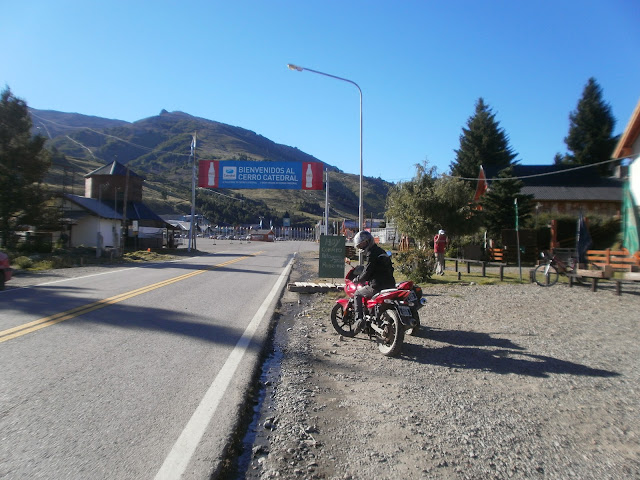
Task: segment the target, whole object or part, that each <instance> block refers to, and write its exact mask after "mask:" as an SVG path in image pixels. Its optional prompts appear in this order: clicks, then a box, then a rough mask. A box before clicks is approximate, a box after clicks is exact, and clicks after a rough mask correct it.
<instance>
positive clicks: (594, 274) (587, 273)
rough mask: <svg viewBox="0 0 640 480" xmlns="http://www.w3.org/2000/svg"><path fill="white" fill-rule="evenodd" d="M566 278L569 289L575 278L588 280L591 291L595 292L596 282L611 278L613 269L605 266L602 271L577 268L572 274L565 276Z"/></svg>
mask: <svg viewBox="0 0 640 480" xmlns="http://www.w3.org/2000/svg"><path fill="white" fill-rule="evenodd" d="M567 277H568V278H569V287H572V286H573V282H574V280H576V278H590V279H591V291H592V292H595V291H596V290H597V289H598V280H600V279H610V278H611V277H613V267H611V265H605V266H604V268H603V269H602V270H589V269H586V268H577V269H576V270H575V272H574V273H571V274H567Z"/></svg>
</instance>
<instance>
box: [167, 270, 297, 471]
mask: <svg viewBox="0 0 640 480" xmlns="http://www.w3.org/2000/svg"><path fill="white" fill-rule="evenodd" d="M292 265H293V259H292V260H290V261H289V264H288V265H287V267H286V268H285V269H284V271H283V272H282V273H281V274H280V277H279V278H278V281H277V282H276V284H275V285H274V286H273V288H272V289H271V291H270V292H269V295H267V298H265V300H264V302H262V305H260V308H258V311H257V312H256V314H255V315H254V316H253V319H252V320H251V322H249V325H248V326H247V328H246V329H245V331H244V333H243V334H242V337H240V340H238V343H236V346H235V347H234V349H233V351H232V352H231V354H230V355H229V357H228V358H227V361H226V362H225V363H224V365H223V366H222V368H221V369H220V372H218V375H217V376H216V378H215V379H214V380H213V383H212V384H211V386H210V387H209V389H208V390H207V393H205V395H204V397H203V398H202V400H201V401H200V404H199V405H198V407H197V408H196V410H195V411H194V412H193V415H192V416H191V419H190V420H189V422H187V425H186V426H185V427H184V430H183V431H182V433H181V434H180V436H179V437H178V440H177V441H176V443H175V444H174V445H173V448H172V449H171V451H170V452H169V455H168V456H167V458H165V460H164V463H163V464H162V467H160V470H159V471H158V473H157V474H156V476H155V479H156V480H174V479H179V478H180V477H181V476H182V474H183V473H184V471H185V470H186V469H187V466H188V465H189V461H190V460H191V457H192V456H193V454H194V452H195V450H196V448H197V447H198V444H199V443H200V440H202V436H203V435H204V432H205V431H206V429H207V427H208V426H209V422H211V419H212V418H213V415H214V414H215V412H216V409H217V408H218V405H219V404H220V401H221V400H222V397H223V395H224V393H225V391H226V389H227V387H228V386H229V383H231V379H232V378H233V374H234V373H235V371H236V370H237V368H238V366H239V365H240V362H241V361H242V358H243V357H244V355H245V353H246V351H247V347H248V346H249V344H250V343H251V340H252V338H253V336H254V335H255V332H256V329H257V327H258V325H259V324H260V322H261V321H262V319H263V318H264V316H265V314H266V313H267V309H268V307H269V305H270V304H271V302H272V301H273V299H274V298H275V296H276V295H277V294H278V293H279V292H280V289H281V287H282V284H283V283H284V282H285V281H286V279H287V278H288V276H289V271H290V270H291V266H292Z"/></svg>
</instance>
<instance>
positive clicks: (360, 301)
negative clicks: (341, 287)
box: [353, 285, 378, 319]
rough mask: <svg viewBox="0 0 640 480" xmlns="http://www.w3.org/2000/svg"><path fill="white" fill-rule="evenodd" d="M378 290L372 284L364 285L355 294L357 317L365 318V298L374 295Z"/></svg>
mask: <svg viewBox="0 0 640 480" xmlns="http://www.w3.org/2000/svg"><path fill="white" fill-rule="evenodd" d="M376 293H378V291H377V290H376V289H374V288H372V287H371V286H370V285H364V286H362V287H360V288H358V290H356V293H354V294H353V302H354V303H355V307H356V318H358V319H359V318H364V298H371V297H373V296H374V295H375V294H376Z"/></svg>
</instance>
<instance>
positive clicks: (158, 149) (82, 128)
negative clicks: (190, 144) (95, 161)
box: [30, 112, 191, 158]
mask: <svg viewBox="0 0 640 480" xmlns="http://www.w3.org/2000/svg"><path fill="white" fill-rule="evenodd" d="M30 113H31V116H33V117H36V118H37V119H38V120H40V121H41V122H42V121H45V122H48V123H51V124H52V125H56V126H58V127H62V128H70V129H75V130H88V131H90V132H93V133H96V134H98V135H102V136H104V137H107V138H112V139H114V140H117V141H119V142H122V143H126V144H128V145H131V146H133V147H136V148H139V149H141V150H145V151H147V152H150V153H151V152H153V153H171V154H172V155H178V156H181V157H190V156H191V154H190V153H176V152H174V151H171V150H165V149H161V148H151V147H145V146H144V145H138V144H137V143H133V142H130V141H129V140H125V139H124V138H120V137H117V136H115V135H110V134H108V133H104V132H100V131H98V130H94V129H93V128H90V127H74V126H72V125H65V124H63V123H58V122H54V121H53V120H49V119H47V118H43V117H40V116H39V115H36V114H35V113H33V112H30ZM43 126H44V125H43ZM47 133H48V131H47ZM49 136H51V135H49ZM65 136H66V137H67V138H68V139H69V140H71V141H72V142H75V143H77V144H78V145H80V146H82V147H84V148H86V149H87V150H89V148H88V147H86V146H85V145H82V144H81V143H80V142H78V141H76V140H73V139H72V138H71V137H69V136H68V135H65ZM89 153H91V150H89ZM91 155H92V156H93V153H91ZM94 158H96V157H95V156H94Z"/></svg>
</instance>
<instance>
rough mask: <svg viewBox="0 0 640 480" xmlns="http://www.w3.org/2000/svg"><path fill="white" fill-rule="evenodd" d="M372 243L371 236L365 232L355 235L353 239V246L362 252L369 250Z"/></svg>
mask: <svg viewBox="0 0 640 480" xmlns="http://www.w3.org/2000/svg"><path fill="white" fill-rule="evenodd" d="M374 243H375V241H374V240H373V236H372V235H371V234H370V233H369V232H367V231H366V230H362V231H360V232H358V233H356V236H355V237H353V244H354V245H355V246H356V248H357V249H358V250H362V251H363V252H366V251H367V250H369V249H370V248H371V247H372V246H373V244H374Z"/></svg>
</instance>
